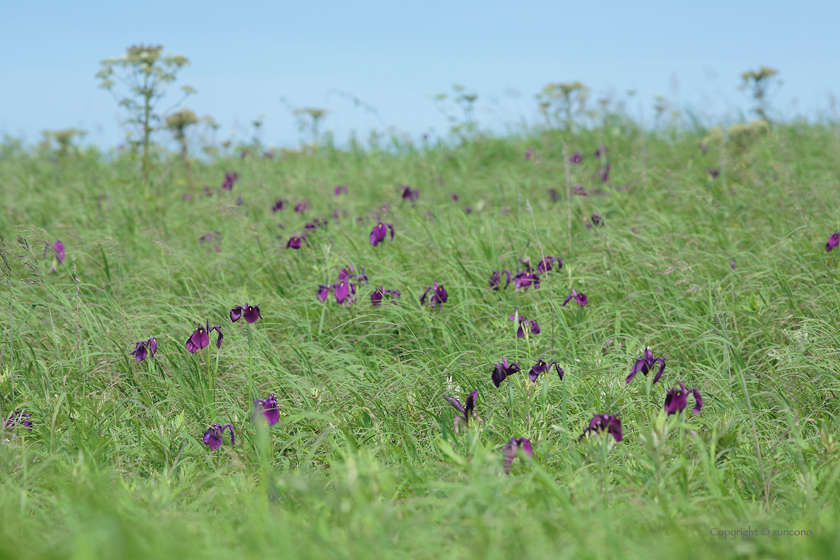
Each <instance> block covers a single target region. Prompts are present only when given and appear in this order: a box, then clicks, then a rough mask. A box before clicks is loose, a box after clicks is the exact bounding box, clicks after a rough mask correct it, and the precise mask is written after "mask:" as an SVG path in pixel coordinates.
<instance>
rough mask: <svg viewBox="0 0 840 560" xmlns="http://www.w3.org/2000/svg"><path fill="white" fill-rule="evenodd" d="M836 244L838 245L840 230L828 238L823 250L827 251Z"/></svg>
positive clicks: (839, 243) (839, 242)
mask: <svg viewBox="0 0 840 560" xmlns="http://www.w3.org/2000/svg"><path fill="white" fill-rule="evenodd" d="M838 245H840V232H837V233H834V234H832V235H831V237H829V238H828V243H826V244H825V251H826V252H827V253H828V252H830V251H831V250H832V249H834V248H835V247H837V246H838Z"/></svg>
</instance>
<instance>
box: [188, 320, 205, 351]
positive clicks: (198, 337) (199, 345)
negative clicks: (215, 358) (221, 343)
mask: <svg viewBox="0 0 840 560" xmlns="http://www.w3.org/2000/svg"><path fill="white" fill-rule="evenodd" d="M208 346H210V334H209V333H208V332H207V329H205V328H204V327H198V328H197V329H196V330H195V331H193V333H192V334H191V335H190V337H189V338H188V339H187V343H186V347H187V350H188V351H189V352H190V354H195V353H196V352H197V351H199V350H203V349H204V348H207V347H208Z"/></svg>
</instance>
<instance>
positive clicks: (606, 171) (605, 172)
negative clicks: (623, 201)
mask: <svg viewBox="0 0 840 560" xmlns="http://www.w3.org/2000/svg"><path fill="white" fill-rule="evenodd" d="M598 175H600V176H601V181H602V182H604V183H606V182H607V181H609V180H610V164H609V163H608V164H607V165H605V166H604V168H603V169H601V168H600V167H599V168H598Z"/></svg>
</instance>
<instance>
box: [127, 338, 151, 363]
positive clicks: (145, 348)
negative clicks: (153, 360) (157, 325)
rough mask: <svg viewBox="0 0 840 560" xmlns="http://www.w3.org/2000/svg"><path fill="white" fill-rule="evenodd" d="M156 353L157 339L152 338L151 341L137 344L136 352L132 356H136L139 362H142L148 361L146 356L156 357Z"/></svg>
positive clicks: (135, 346) (135, 344) (135, 345)
mask: <svg viewBox="0 0 840 560" xmlns="http://www.w3.org/2000/svg"><path fill="white" fill-rule="evenodd" d="M155 352H157V340H155V337H152V338H150V339H149V340H145V341H143V340H141V341H140V342H135V343H134V352H131V355H132V356H134V357H135V358H136V359H137V361H138V362H142V361H143V360H145V359H146V356H149V357H154V356H155Z"/></svg>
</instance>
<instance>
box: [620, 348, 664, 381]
mask: <svg viewBox="0 0 840 560" xmlns="http://www.w3.org/2000/svg"><path fill="white" fill-rule="evenodd" d="M653 364H659V371H658V372H656V377H654V378H653V382H654V383H656V382H657V381H659V378H660V377H662V372H663V371H665V358H654V357H653V352H652V351H651V349H650V348H645V355H644V356H642V357H641V358H639V359H638V360H636V363H635V364H633V369H631V370H630V375H628V376H627V379H625V380H624V382H625V383H630V382H631V381H633V378H634V377H636V374H637V373H641V374H642V375H645V376H647V374H648V372H649V371H653Z"/></svg>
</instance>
